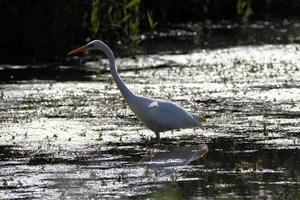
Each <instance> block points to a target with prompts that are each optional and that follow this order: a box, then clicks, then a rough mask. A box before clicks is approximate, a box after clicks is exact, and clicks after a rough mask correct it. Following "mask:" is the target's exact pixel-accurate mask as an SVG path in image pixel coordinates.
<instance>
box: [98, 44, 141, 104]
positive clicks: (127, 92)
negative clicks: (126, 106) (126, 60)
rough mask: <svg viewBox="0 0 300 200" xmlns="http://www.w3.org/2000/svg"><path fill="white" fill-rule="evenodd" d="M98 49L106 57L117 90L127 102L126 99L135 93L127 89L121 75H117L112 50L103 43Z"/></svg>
mask: <svg viewBox="0 0 300 200" xmlns="http://www.w3.org/2000/svg"><path fill="white" fill-rule="evenodd" d="M100 49H101V50H102V51H103V52H104V53H105V54H106V56H107V57H108V61H109V67H110V71H111V74H112V76H113V79H114V80H115V82H116V84H117V86H118V88H119V90H120V91H121V93H122V95H123V97H124V98H125V100H126V101H127V102H128V100H129V99H130V98H132V97H134V96H135V95H134V94H133V92H131V91H130V90H129V89H128V87H127V86H126V85H125V83H124V82H123V81H122V79H121V77H120V76H119V74H118V71H117V68H116V64H115V56H114V54H113V52H112V50H111V49H110V48H109V47H108V46H107V45H105V44H103V46H101V48H100Z"/></svg>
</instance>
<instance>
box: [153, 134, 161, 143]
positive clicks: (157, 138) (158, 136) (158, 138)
mask: <svg viewBox="0 0 300 200" xmlns="http://www.w3.org/2000/svg"><path fill="white" fill-rule="evenodd" d="M154 133H155V135H156V138H155V139H156V140H157V141H158V142H159V141H160V135H159V132H154Z"/></svg>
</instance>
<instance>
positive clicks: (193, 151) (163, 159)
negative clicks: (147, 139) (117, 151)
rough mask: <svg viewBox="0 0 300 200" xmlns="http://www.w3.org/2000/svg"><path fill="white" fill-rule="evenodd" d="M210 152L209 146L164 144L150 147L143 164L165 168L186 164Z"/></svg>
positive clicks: (155, 167)
mask: <svg viewBox="0 0 300 200" xmlns="http://www.w3.org/2000/svg"><path fill="white" fill-rule="evenodd" d="M207 152H208V147H207V146H206V145H205V144H203V145H200V146H185V147H179V146H167V147H166V146H162V147H160V148H157V149H150V150H149V152H148V154H147V156H146V157H145V158H143V159H142V162H143V164H145V165H147V166H149V167H150V168H152V169H164V168H165V167H171V166H185V165H188V164H189V163H190V162H192V161H193V160H197V159H199V158H201V157H203V156H204V155H206V154H207Z"/></svg>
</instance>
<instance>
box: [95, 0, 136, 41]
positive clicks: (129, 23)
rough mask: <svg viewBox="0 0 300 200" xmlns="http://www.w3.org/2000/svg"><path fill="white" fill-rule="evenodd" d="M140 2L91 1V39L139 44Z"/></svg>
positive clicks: (131, 0)
mask: <svg viewBox="0 0 300 200" xmlns="http://www.w3.org/2000/svg"><path fill="white" fill-rule="evenodd" d="M139 8H140V0H120V1H116V0H93V7H92V11H91V27H92V28H91V29H92V30H91V32H92V34H93V37H95V38H97V37H99V38H104V39H106V40H108V41H123V42H125V43H127V44H129V43H132V42H133V43H134V44H137V43H139V42H140V37H139V33H140V23H141V14H140V9H139Z"/></svg>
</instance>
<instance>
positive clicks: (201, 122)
mask: <svg viewBox="0 0 300 200" xmlns="http://www.w3.org/2000/svg"><path fill="white" fill-rule="evenodd" d="M192 115H193V117H194V119H195V120H197V122H198V123H199V127H200V128H202V129H204V127H203V125H202V124H205V123H206V122H207V120H206V119H205V118H204V117H201V116H198V115H195V114H192Z"/></svg>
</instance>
